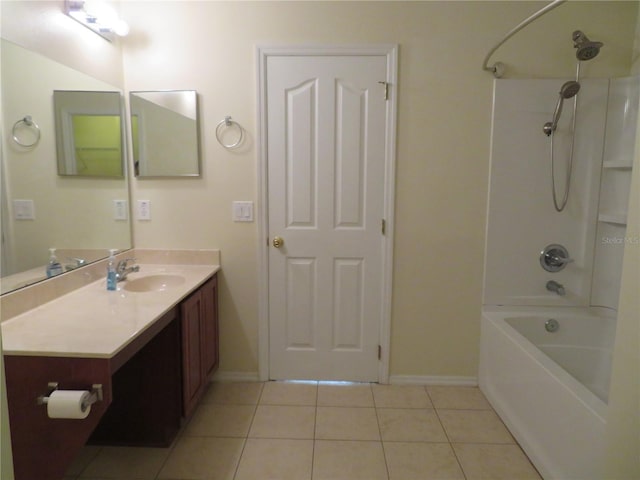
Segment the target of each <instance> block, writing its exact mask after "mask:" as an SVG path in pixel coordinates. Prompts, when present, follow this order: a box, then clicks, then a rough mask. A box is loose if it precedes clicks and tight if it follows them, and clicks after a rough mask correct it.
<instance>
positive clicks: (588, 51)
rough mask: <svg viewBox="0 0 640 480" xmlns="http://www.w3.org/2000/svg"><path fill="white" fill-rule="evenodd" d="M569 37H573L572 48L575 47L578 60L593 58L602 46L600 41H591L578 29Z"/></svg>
mask: <svg viewBox="0 0 640 480" xmlns="http://www.w3.org/2000/svg"><path fill="white" fill-rule="evenodd" d="M571 38H572V39H573V48H575V49H576V58H577V59H578V60H591V59H592V58H595V57H596V56H597V55H598V54H599V53H600V49H601V48H602V47H603V46H604V43H602V42H592V41H591V40H589V38H587V36H586V35H585V34H584V33H583V32H582V31H580V30H576V31H575V32H573V35H572V36H571Z"/></svg>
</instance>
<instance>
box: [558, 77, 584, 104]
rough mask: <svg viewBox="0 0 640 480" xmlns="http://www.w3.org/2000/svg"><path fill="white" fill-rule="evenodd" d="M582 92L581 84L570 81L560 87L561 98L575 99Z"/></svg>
mask: <svg viewBox="0 0 640 480" xmlns="http://www.w3.org/2000/svg"><path fill="white" fill-rule="evenodd" d="M579 91H580V84H579V83H578V82H575V81H573V80H569V81H568V82H565V83H564V84H563V85H562V87H560V98H562V99H565V100H566V99H569V98H571V97H575V96H576V95H577V94H578V92H579Z"/></svg>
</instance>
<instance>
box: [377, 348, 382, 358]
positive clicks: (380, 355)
mask: <svg viewBox="0 0 640 480" xmlns="http://www.w3.org/2000/svg"><path fill="white" fill-rule="evenodd" d="M378 360H382V345H378Z"/></svg>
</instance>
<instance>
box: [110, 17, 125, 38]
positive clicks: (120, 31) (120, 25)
mask: <svg viewBox="0 0 640 480" xmlns="http://www.w3.org/2000/svg"><path fill="white" fill-rule="evenodd" d="M113 31H114V33H115V34H116V35H118V36H119V37H126V36H127V35H129V24H128V23H127V22H125V21H124V20H122V19H118V20H117V21H116V24H115V25H114V27H113Z"/></svg>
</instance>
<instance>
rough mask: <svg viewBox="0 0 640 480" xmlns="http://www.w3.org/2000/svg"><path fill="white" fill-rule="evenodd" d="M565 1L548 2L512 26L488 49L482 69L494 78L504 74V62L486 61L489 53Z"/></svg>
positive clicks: (491, 53)
mask: <svg viewBox="0 0 640 480" xmlns="http://www.w3.org/2000/svg"><path fill="white" fill-rule="evenodd" d="M566 1H567V0H554V1H553V2H551V3H550V4H548V5H547V6H545V7H543V8H541V9H540V10H538V11H537V12H536V13H534V14H533V15H531V16H530V17H529V18H527V19H525V20H523V21H522V22H520V23H519V24H518V25H516V26H515V27H514V28H512V29H511V30H510V31H509V33H507V34H506V35H505V36H504V38H503V39H502V40H500V42H498V43H497V44H496V45H495V46H494V47H493V48H492V49H491V50H489V53H488V54H487V56H486V57H484V62H483V63H482V69H483V70H486V71H487V72H491V73H493V76H494V77H496V78H501V77H502V76H503V75H504V72H505V69H506V67H505V65H504V63H502V62H496V63H494V64H493V65H492V66H489V65H488V63H489V59H490V58H491V55H493V54H494V53H495V51H496V50H498V48H500V47H501V46H502V45H503V44H504V43H505V42H506V41H507V40H509V39H510V38H511V37H513V36H514V35H515V34H516V33H518V32H519V31H520V30H522V29H523V28H524V27H526V26H527V25H529V24H530V23H531V22H533V21H534V20H537V19H538V18H539V17H541V16H542V15H544V14H545V13H547V12H549V11H551V10H553V9H554V8H556V7H559V6H560V5H562V4H563V3H565V2H566Z"/></svg>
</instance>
